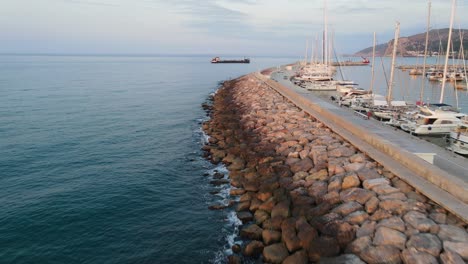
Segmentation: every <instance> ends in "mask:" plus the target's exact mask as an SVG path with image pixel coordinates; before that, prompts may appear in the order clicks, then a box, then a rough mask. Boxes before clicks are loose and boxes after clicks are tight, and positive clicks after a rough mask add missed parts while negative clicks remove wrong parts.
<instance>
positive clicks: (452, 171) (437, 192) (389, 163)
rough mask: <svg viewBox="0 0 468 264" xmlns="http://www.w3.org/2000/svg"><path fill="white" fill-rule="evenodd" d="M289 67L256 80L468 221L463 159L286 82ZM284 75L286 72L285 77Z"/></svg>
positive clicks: (466, 163) (466, 173)
mask: <svg viewBox="0 0 468 264" xmlns="http://www.w3.org/2000/svg"><path fill="white" fill-rule="evenodd" d="M292 75H293V72H292V71H283V72H282V73H277V72H273V73H272V74H271V79H270V78H267V77H265V76H263V75H261V74H257V75H256V76H257V78H258V79H259V80H261V81H262V82H265V83H266V84H268V85H269V86H270V87H272V88H273V89H275V90H276V91H278V92H279V93H281V94H282V95H283V96H285V97H286V98H288V99H289V100H290V101H291V102H293V103H294V104H296V105H297V106H298V107H300V108H301V109H303V110H304V111H306V112H308V113H309V114H311V115H312V116H313V117H315V118H317V119H318V120H320V121H321V122H323V123H324V124H325V125H326V126H328V127H329V128H330V129H332V130H333V131H334V132H336V133H338V134H339V135H340V136H342V137H343V138H345V139H346V140H348V141H349V142H350V143H351V144H352V145H354V146H355V147H356V148H358V149H359V150H361V151H362V152H364V153H366V154H367V155H369V156H370V157H371V158H373V159H374V160H376V161H377V162H379V163H381V164H382V165H384V166H385V167H387V168H389V169H390V170H391V171H392V173H394V174H395V175H397V176H398V177H399V178H401V179H402V180H404V181H405V182H407V183H409V184H410V185H412V186H413V187H415V188H416V189H417V190H418V191H419V192H421V193H423V194H424V195H426V196H427V197H429V198H430V199H432V200H433V201H435V202H436V203H438V204H440V205H441V206H443V207H444V208H446V209H447V210H449V211H450V212H452V213H453V214H455V215H457V216H458V217H460V218H461V219H463V220H464V221H465V222H468V205H467V202H468V192H467V191H468V161H467V159H466V158H463V157H460V156H458V155H456V154H454V153H451V152H450V151H448V150H445V149H442V148H441V147H438V146H436V145H433V144H432V143H429V142H426V141H424V140H421V139H419V138H417V137H415V136H412V135H409V134H407V133H405V132H403V131H399V130H396V129H395V128H392V127H389V126H386V125H383V124H382V123H380V122H378V121H376V120H368V119H364V118H362V117H361V116H358V115H355V114H354V113H353V112H352V111H350V110H348V109H344V108H341V107H339V106H337V105H336V104H333V103H331V102H329V101H326V100H324V99H322V98H320V97H319V96H316V95H314V94H313V93H311V92H308V91H306V90H304V89H302V88H300V87H298V86H296V85H294V84H293V83H292V82H290V81H289V78H287V77H289V76H292ZM285 76H287V77H286V78H285Z"/></svg>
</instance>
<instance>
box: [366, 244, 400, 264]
mask: <svg viewBox="0 0 468 264" xmlns="http://www.w3.org/2000/svg"><path fill="white" fill-rule="evenodd" d="M359 257H360V258H361V259H362V260H364V261H365V262H367V263H368V264H399V263H401V259H400V250H399V249H398V248H396V247H392V246H377V247H372V246H370V247H367V248H366V249H364V250H363V251H362V252H361V253H360V254H359Z"/></svg>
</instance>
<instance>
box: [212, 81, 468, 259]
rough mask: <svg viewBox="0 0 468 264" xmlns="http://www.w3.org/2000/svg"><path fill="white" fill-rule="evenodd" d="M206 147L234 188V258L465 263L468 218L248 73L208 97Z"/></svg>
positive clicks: (230, 257)
mask: <svg viewBox="0 0 468 264" xmlns="http://www.w3.org/2000/svg"><path fill="white" fill-rule="evenodd" d="M204 108H205V109H206V110H207V111H209V114H210V116H211V119H210V120H209V121H207V122H205V123H204V124H203V129H204V131H205V132H206V133H207V134H208V135H209V136H210V139H209V141H208V144H207V145H205V146H204V150H205V155H206V157H207V158H208V159H210V160H211V161H212V162H213V163H221V162H222V163H224V164H225V165H226V166H227V168H228V170H229V181H230V184H231V185H232V186H233V188H232V190H231V195H232V196H237V197H238V199H237V200H238V202H237V204H236V205H235V210H236V211H237V216H238V217H239V219H240V220H241V221H242V222H243V226H242V228H241V230H240V234H239V235H240V236H241V237H242V238H243V239H244V241H245V242H244V243H243V244H242V245H235V246H234V247H233V252H234V254H233V255H230V256H229V257H228V262H230V263H241V262H242V261H243V260H247V259H261V260H262V261H264V262H267V263H316V262H322V263H363V262H364V263H464V262H465V261H467V260H468V234H467V226H466V223H464V222H462V221H460V220H458V219H457V218H456V217H455V216H453V215H451V214H450V213H448V212H446V210H444V209H443V208H441V207H440V206H438V205H437V204H435V203H433V202H432V201H430V200H428V199H427V198H426V197H425V196H423V195H421V194H420V193H418V192H417V191H415V190H414V188H412V187H411V186H409V185H408V184H406V183H405V182H404V181H402V180H400V179H399V178H398V177H396V176H395V175H393V174H392V173H391V172H390V171H388V170H386V169H385V168H384V167H382V166H381V165H380V164H378V163H376V162H375V161H373V160H372V159H370V158H369V157H368V156H366V155H365V154H364V153H360V152H359V151H357V149H356V148H355V147H353V146H352V145H350V144H349V143H348V142H346V141H345V140H343V138H341V137H340V136H339V135H337V134H335V133H333V132H332V131H331V130H330V129H328V128H327V127H325V126H324V125H323V124H322V123H320V122H319V121H317V120H316V119H315V118H313V117H312V116H310V115H308V114H307V113H305V112H304V111H302V110H301V109H299V108H297V107H296V106H295V105H293V104H291V103H290V102H289V101H287V100H286V99H284V98H283V97H282V96H281V95H280V94H278V93H277V92H275V91H274V90H272V89H270V88H269V87H268V86H266V85H265V84H263V83H262V82H260V81H258V80H257V79H256V78H255V77H253V76H251V75H247V76H244V77H241V78H239V79H236V80H232V81H226V82H224V84H223V87H222V88H221V89H220V90H218V92H217V93H216V95H215V96H214V100H213V104H212V105H210V106H207V105H205V106H204Z"/></svg>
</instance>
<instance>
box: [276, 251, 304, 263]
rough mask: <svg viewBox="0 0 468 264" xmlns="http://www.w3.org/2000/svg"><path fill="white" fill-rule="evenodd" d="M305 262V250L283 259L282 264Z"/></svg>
mask: <svg viewBox="0 0 468 264" xmlns="http://www.w3.org/2000/svg"><path fill="white" fill-rule="evenodd" d="M307 262H308V259H307V252H306V251H305V250H299V251H297V252H296V253H294V254H292V255H291V256H289V257H287V258H285V259H284V260H283V263H282V264H307Z"/></svg>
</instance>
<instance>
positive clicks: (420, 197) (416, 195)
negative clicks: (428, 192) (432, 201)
mask: <svg viewBox="0 0 468 264" xmlns="http://www.w3.org/2000/svg"><path fill="white" fill-rule="evenodd" d="M406 196H407V197H408V199H413V200H416V201H418V202H421V203H425V202H427V197H426V196H424V195H422V194H419V193H416V192H409V193H407V194H406Z"/></svg>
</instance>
